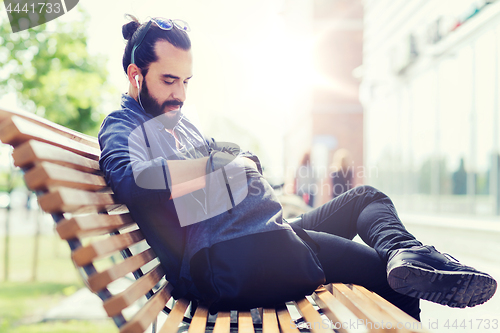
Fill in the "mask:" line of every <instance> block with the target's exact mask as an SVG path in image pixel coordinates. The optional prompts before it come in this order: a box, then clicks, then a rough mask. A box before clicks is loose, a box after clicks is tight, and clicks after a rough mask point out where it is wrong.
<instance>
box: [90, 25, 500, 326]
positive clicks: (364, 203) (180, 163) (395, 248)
mask: <svg viewBox="0 0 500 333" xmlns="http://www.w3.org/2000/svg"><path fill="white" fill-rule="evenodd" d="M122 31H123V36H124V38H125V39H126V40H128V42H127V45H126V47H125V52H124V55H123V68H124V70H125V73H126V74H127V77H128V80H129V83H130V85H129V91H128V93H127V94H124V95H123V96H122V102H121V108H120V109H119V110H117V111H114V112H112V113H110V114H109V115H108V116H107V117H106V119H105V120H104V122H103V124H102V127H101V130H100V133H99V143H100V145H101V151H102V154H101V159H100V165H101V169H102V170H103V171H104V173H105V177H106V180H107V182H108V185H109V186H110V187H111V188H112V189H113V191H114V193H115V195H116V196H117V197H118V199H119V200H120V201H121V202H123V203H125V204H127V206H128V207H129V210H130V212H131V214H132V215H133V217H134V219H135V220H136V221H137V222H138V224H139V225H140V227H141V229H142V231H143V233H144V234H145V236H146V239H147V240H148V243H149V244H150V245H151V247H152V248H153V249H154V250H155V252H156V254H157V256H158V257H159V258H160V261H161V263H162V265H163V266H164V267H165V268H166V272H167V278H168V280H169V281H170V282H171V283H172V285H173V286H174V288H175V289H174V293H173V294H174V296H175V297H186V295H187V296H192V297H193V298H201V299H203V295H204V294H203V290H200V289H203V288H204V287H203V286H204V285H203V283H207V281H197V280H196V279H195V278H194V277H193V276H192V274H193V272H194V271H196V269H195V268H193V267H192V266H194V264H195V263H196V262H199V260H201V259H200V255H198V256H197V253H198V252H202V247H203V246H204V245H203V244H207V243H206V238H207V237H218V238H220V239H222V238H224V237H226V238H227V242H230V240H235V239H236V240H238V239H240V240H241V242H240V243H227V244H233V245H232V246H239V247H241V246H245V245H244V244H246V243H245V239H247V238H245V237H247V236H249V235H254V236H256V237H257V236H263V234H270V233H267V232H262V231H266V230H267V229H265V228H267V227H268V226H272V227H273V228H275V229H276V230H278V229H279V230H281V229H282V230H289V229H291V228H293V230H294V231H295V232H296V234H297V235H299V236H300V237H301V239H303V241H304V242H305V243H306V244H307V245H308V246H309V247H310V248H311V249H312V251H313V252H314V256H315V260H316V259H317V260H318V261H319V263H320V267H321V268H322V271H323V273H324V283H332V282H343V283H353V284H358V285H361V286H364V287H366V288H367V289H369V290H371V291H374V292H376V293H377V294H379V295H380V296H382V297H384V298H385V299H387V300H388V301H390V302H391V303H393V304H394V305H396V306H398V307H399V308H401V309H402V310H403V311H405V312H406V313H408V314H409V315H411V316H413V317H414V318H416V319H417V320H418V319H419V313H420V308H419V299H420V298H422V299H426V300H429V301H432V302H436V303H440V304H443V305H448V306H451V307H460V308H463V307H467V306H470V307H472V306H475V305H478V304H482V303H484V302H486V301H487V300H489V299H490V298H491V297H492V296H493V294H494V293H495V290H496V281H495V280H494V279H493V278H492V277H491V276H490V275H488V274H486V273H482V272H480V271H477V270H476V269H474V268H472V267H468V266H464V265H462V264H460V263H459V262H458V261H456V260H455V259H453V258H452V257H451V256H448V255H446V254H442V253H440V252H438V251H437V250H436V249H435V248H434V247H432V246H428V245H423V244H422V243H421V242H419V241H418V240H417V239H416V238H415V237H414V236H413V235H412V234H410V233H409V232H408V231H407V230H406V229H405V227H404V226H403V224H402V222H401V221H400V220H399V218H398V215H397V213H396V210H395V208H394V206H393V203H392V202H391V200H390V199H389V198H388V197H387V196H386V195H385V194H383V193H382V192H380V191H378V190H376V189H375V188H373V187H370V186H359V187H356V188H354V189H352V190H350V191H348V192H346V193H344V194H342V195H341V196H338V197H336V198H335V199H333V200H331V201H330V202H328V203H326V204H324V205H322V206H321V207H318V208H316V209H314V210H312V211H310V212H308V213H305V214H303V215H302V216H300V217H299V218H297V219H295V220H294V221H291V222H290V223H288V222H286V221H283V219H282V215H281V207H280V205H279V202H278V201H277V199H276V197H275V195H274V193H273V192H272V189H271V187H270V186H269V184H267V182H266V180H265V179H264V178H262V177H261V168H260V165H259V162H258V159H257V158H256V157H255V156H254V155H252V154H251V153H248V152H242V151H240V150H239V149H238V147H237V146H235V145H227V144H220V143H216V142H214V141H207V140H205V139H204V138H203V136H202V134H201V133H200V131H199V130H198V129H197V128H196V126H195V125H194V124H193V123H191V122H190V121H189V120H188V119H187V118H186V117H184V116H183V115H182V105H183V102H184V101H185V99H186V90H187V86H188V82H189V81H190V79H191V78H192V76H193V74H192V52H191V42H190V39H189V37H188V34H187V31H189V28H188V26H187V24H186V23H185V22H183V21H178V20H174V21H172V20H169V19H162V18H154V19H151V20H149V21H147V22H145V23H143V24H140V23H139V22H138V21H137V20H136V19H134V18H133V19H132V21H131V22H129V23H128V24H125V25H124V26H123V28H122ZM264 51H265V50H263V52H264ZM263 79H266V77H265V76H264V77H263ZM268 79H271V78H268ZM249 116H253V115H249ZM231 165H232V166H235V167H234V168H233V169H231V168H230V167H229V166H231ZM238 167H239V168H240V169H241V170H244V175H246V176H247V177H248V178H249V179H250V178H251V179H252V181H253V183H251V185H252V184H254V185H255V186H257V187H255V188H258V189H259V193H253V192H252V190H253V189H252V186H249V188H248V190H249V192H245V193H243V194H242V193H240V192H241V191H239V189H238V188H236V187H234V186H233V185H234V183H231V181H234V179H233V178H232V176H231V174H230V173H231V170H237V169H238ZM217 170H222V172H223V178H221V179H222V183H220V187H216V186H215V187H214V186H213V184H212V185H210V188H209V186H208V185H209V183H211V182H213V180H210V179H209V178H210V177H209V174H212V173H213V174H215V173H216V171H217ZM224 170H226V171H224ZM224 172H227V174H226V173H224ZM235 175H236V178H237V175H238V172H236V171H235ZM221 177H222V176H221ZM224 183H225V184H224ZM245 184H246V183H245ZM224 191H225V192H224ZM223 192H224V193H226V194H225V195H226V199H225V200H222V199H220V196H221V194H220V193H223ZM227 193H229V196H227ZM251 196H254V198H252V199H248V198H249V197H251ZM227 198H229V199H227ZM256 198H257V199H258V201H255V200H257V199H256ZM176 200H177V201H176ZM251 200H253V201H251ZM203 214H206V216H205V217H203ZM242 221H243V222H244V223H246V224H245V227H244V228H241V225H243V224H242ZM211 223H213V224H211ZM216 223H218V224H216ZM210 224H211V225H213V226H215V225H223V226H224V228H223V229H217V228H215V227H214V229H213V230H212V231H211V232H210V230H211V229H210V228H209V227H208V226H209V225H210ZM258 226H261V227H262V226H264V229H259V230H257V229H256V228H257V227H258ZM222 230H224V233H227V234H224V235H221V234H218V233H222ZM228 230H229V231H228ZM273 230H274V229H273ZM304 231H305V232H304ZM207 234H208V235H207ZM356 235H359V236H360V237H361V239H362V240H363V241H364V242H365V243H366V244H367V245H368V246H365V245H363V244H359V243H356V242H354V241H352V239H353V238H354V236H356ZM259 239H260V238H259ZM262 239H263V238H262ZM262 239H261V240H262ZM259 242H260V243H259V244H260V246H264V245H266V246H267V245H268V243H269V242H270V243H272V242H273V241H272V240H269V239H267V240H266V242H267V243H265V242H264V241H263V240H262V241H259ZM275 242H276V243H278V244H277V245H278V247H279V245H280V240H279V239H276V241H275ZM249 244H250V243H249ZM225 249H226V250H225V251H219V252H210V255H211V256H214V255H220V256H221V260H222V259H226V257H224V256H230V255H231V252H232V251H231V247H226V248H225ZM285 250H286V251H288V253H289V257H290V258H292V259H293V258H294V255H295V251H296V250H295V248H289V249H285ZM207 253H208V252H207ZM256 255H260V254H257V253H256ZM272 255H273V253H268V254H267V255H263V256H261V257H259V258H254V259H256V260H258V261H259V262H262V263H263V265H265V263H266V262H267V261H268V260H271V258H272ZM223 257H224V258H223ZM193 258H195V259H196V260H195V259H193ZM197 260H198V261H197ZM210 260H217V258H214V257H211V258H210ZM297 260H299V258H297ZM212 262H213V261H212ZM234 264H235V265H236V264H239V263H234ZM203 269H206V270H209V269H210V267H204V268H203ZM200 274H203V272H201V273H200ZM263 274H265V273H263ZM244 278H245V277H241V276H235V277H234V279H233V280H232V281H238V280H241V279H244ZM267 279H268V281H271V280H273V279H275V276H274V275H273V274H271V273H269V275H268V276H267ZM227 281H231V279H229V280H227ZM281 282H282V283H285V282H286V281H281ZM228 283H230V282H228ZM235 283H236V282H235ZM269 283H271V282H269ZM265 284H266V283H265V281H264V283H263V286H262V287H264V285H265ZM230 287H231V286H229V287H228V288H230ZM291 292H292V291H291ZM200 295H201V296H200ZM290 297H294V296H292V294H291V295H290ZM285 298H286V297H285ZM285 301H286V299H285Z"/></svg>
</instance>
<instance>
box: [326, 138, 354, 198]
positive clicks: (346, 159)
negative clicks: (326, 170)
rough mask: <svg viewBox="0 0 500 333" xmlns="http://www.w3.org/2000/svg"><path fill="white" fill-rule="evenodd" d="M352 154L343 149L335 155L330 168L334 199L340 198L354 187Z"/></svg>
mask: <svg viewBox="0 0 500 333" xmlns="http://www.w3.org/2000/svg"><path fill="white" fill-rule="evenodd" d="M350 163H352V159H351V154H350V153H349V151H348V150H347V149H344V148H341V149H338V150H337V151H335V153H334V154H333V159H332V164H331V166H330V170H331V173H330V179H331V181H332V197H333V198H335V197H338V196H339V195H341V194H342V193H344V192H346V191H348V190H350V189H352V188H353V187H354V180H353V173H354V172H353V168H352V167H350V166H349V164H350Z"/></svg>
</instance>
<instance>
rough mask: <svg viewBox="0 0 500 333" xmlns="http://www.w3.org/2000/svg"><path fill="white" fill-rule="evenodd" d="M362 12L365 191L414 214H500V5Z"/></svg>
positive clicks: (369, 3) (452, 0) (381, 7)
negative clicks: (372, 191) (376, 191)
mask: <svg viewBox="0 0 500 333" xmlns="http://www.w3.org/2000/svg"><path fill="white" fill-rule="evenodd" d="M363 4H364V44H363V70H362V72H363V75H362V76H363V79H362V86H361V94H360V96H361V101H362V103H363V106H364V110H365V119H364V123H365V146H364V147H365V168H367V169H370V170H371V172H369V173H368V174H367V183H369V184H371V185H375V186H377V187H378V188H380V189H381V190H383V191H385V192H386V193H387V194H389V195H391V197H393V199H394V200H395V201H396V204H397V206H398V208H399V209H400V210H404V211H407V212H409V211H413V212H419V213H447V214H448V213H454V214H476V215H490V216H493V215H498V214H499V212H500V192H499V179H500V177H499V167H500V165H499V146H500V137H499V134H498V133H499V127H500V115H499V112H500V111H499V89H500V87H499V76H500V64H499V61H500V57H499V45H500V1H474V0H440V1H430V0H409V1H383V0H364V1H363Z"/></svg>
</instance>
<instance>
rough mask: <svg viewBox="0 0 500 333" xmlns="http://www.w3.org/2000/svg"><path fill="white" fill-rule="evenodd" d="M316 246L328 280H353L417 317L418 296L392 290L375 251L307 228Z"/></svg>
mask: <svg viewBox="0 0 500 333" xmlns="http://www.w3.org/2000/svg"><path fill="white" fill-rule="evenodd" d="M306 233H307V234H308V235H309V236H310V237H311V239H312V240H313V241H314V242H316V244H317V245H318V253H317V256H318V259H319V261H320V262H321V266H322V267H323V271H324V272H325V276H326V282H327V283H354V284H357V285H360V286H363V287H365V288H367V289H368V290H371V291H373V292H376V293H377V294H378V295H380V296H382V297H383V298H385V299H386V300H388V301H389V302H391V303H392V304H394V305H395V306H397V307H398V308H400V309H401V310H403V311H404V312H406V313H407V314H409V315H410V316H412V317H413V318H415V319H416V320H420V316H419V314H420V307H419V299H418V298H414V297H409V296H405V295H402V294H400V293H398V292H396V291H394V290H393V289H392V288H391V287H390V286H389V284H388V283H387V276H386V270H385V268H386V262H385V261H384V260H382V259H381V258H380V257H379V256H378V254H377V252H376V251H375V250H374V249H372V248H370V247H368V246H366V245H364V244H359V243H356V242H354V241H351V240H348V239H345V238H342V237H339V236H335V235H330V234H327V233H324V232H316V231H311V230H306Z"/></svg>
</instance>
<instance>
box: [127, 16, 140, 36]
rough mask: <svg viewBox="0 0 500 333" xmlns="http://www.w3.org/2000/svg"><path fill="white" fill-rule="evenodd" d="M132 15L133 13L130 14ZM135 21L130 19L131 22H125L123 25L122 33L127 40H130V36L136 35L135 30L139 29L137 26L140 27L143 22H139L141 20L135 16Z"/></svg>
mask: <svg viewBox="0 0 500 333" xmlns="http://www.w3.org/2000/svg"><path fill="white" fill-rule="evenodd" d="M129 16H130V17H133V16H132V15H129ZM133 19H135V20H133V21H130V22H129V23H127V24H124V25H123V26H122V34H123V38H125V39H126V40H129V39H130V38H132V36H133V35H134V32H135V31H136V30H137V28H139V27H140V26H141V24H140V23H139V21H137V19H136V18H135V17H133Z"/></svg>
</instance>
